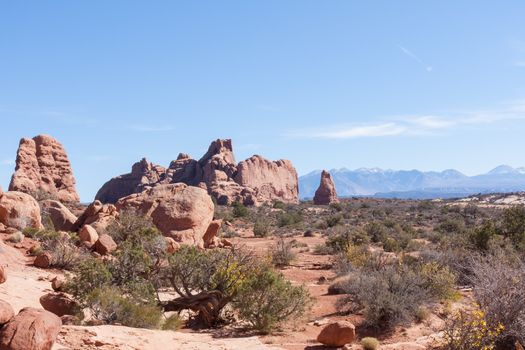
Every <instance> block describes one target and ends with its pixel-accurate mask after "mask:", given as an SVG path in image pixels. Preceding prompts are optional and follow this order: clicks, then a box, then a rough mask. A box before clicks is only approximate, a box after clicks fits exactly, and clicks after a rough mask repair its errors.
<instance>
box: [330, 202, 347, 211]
mask: <svg viewBox="0 0 525 350" xmlns="http://www.w3.org/2000/svg"><path fill="white" fill-rule="evenodd" d="M330 208H332V209H333V210H335V211H343V209H344V208H343V204H342V203H331V204H330Z"/></svg>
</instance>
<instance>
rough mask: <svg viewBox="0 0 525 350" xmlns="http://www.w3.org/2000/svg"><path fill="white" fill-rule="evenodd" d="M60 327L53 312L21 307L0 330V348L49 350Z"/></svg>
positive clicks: (59, 322)
mask: <svg viewBox="0 0 525 350" xmlns="http://www.w3.org/2000/svg"><path fill="white" fill-rule="evenodd" d="M60 327H62V321H61V320H60V318H59V317H58V316H56V315H54V314H53V313H51V312H49V311H45V310H39V309H34V308H25V309H22V310H21V311H20V312H19V313H18V315H16V316H15V317H13V318H12V319H11V321H9V323H7V324H6V325H5V326H4V328H2V330H1V331H0V350H51V348H52V347H53V344H54V342H55V340H56V338H57V336H58V333H59V331H60Z"/></svg>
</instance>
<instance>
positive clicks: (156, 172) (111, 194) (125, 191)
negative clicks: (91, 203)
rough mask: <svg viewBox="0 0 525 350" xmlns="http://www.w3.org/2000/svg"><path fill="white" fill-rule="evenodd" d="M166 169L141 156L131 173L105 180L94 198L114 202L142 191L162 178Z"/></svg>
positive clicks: (104, 201)
mask: <svg viewBox="0 0 525 350" xmlns="http://www.w3.org/2000/svg"><path fill="white" fill-rule="evenodd" d="M165 172H166V169H164V168H163V167H161V166H159V165H155V164H153V163H150V162H148V161H147V160H146V158H142V159H141V160H140V161H139V162H137V163H135V164H133V166H132V167H131V173H129V174H124V175H120V176H118V177H115V178H113V179H111V180H109V181H108V182H106V183H105V184H104V185H103V186H102V187H101V188H100V190H98V192H97V194H96V196H95V199H96V200H99V201H101V202H102V203H116V202H117V201H118V200H119V199H120V198H122V197H126V196H129V195H130V194H133V193H140V192H142V191H144V190H145V189H146V188H147V187H148V186H150V185H151V184H155V183H157V182H159V181H161V180H162V178H163V176H164V173H165Z"/></svg>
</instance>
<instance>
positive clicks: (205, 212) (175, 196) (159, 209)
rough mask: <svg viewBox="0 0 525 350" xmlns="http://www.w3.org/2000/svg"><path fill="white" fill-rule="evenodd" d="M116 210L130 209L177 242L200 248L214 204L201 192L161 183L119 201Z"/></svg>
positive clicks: (198, 189)
mask: <svg viewBox="0 0 525 350" xmlns="http://www.w3.org/2000/svg"><path fill="white" fill-rule="evenodd" d="M116 207H117V209H118V210H119V211H122V210H133V211H135V212H137V213H140V214H142V215H146V216H148V217H150V218H151V219H152V222H153V224H155V226H156V227H157V228H158V229H159V230H160V231H161V232H162V233H163V234H164V235H165V236H168V237H172V238H173V239H175V240H176V241H177V242H182V243H188V244H192V245H197V246H201V247H202V246H203V245H204V242H203V236H204V233H205V232H206V230H207V229H208V226H209V225H210V223H211V221H212V220H213V213H214V205H213V202H212V200H211V198H210V196H209V195H208V194H207V193H206V191H205V190H203V189H201V188H198V187H193V186H188V185H186V184H183V183H177V184H164V185H158V186H155V187H153V188H150V189H148V190H146V191H144V192H142V193H139V194H132V195H130V196H128V197H124V198H122V199H120V200H119V201H118V202H117V204H116Z"/></svg>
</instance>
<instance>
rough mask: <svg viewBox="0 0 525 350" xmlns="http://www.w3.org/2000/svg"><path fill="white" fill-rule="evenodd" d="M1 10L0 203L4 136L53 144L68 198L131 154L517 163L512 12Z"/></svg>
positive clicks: (118, 6)
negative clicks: (64, 168) (69, 170)
mask: <svg viewBox="0 0 525 350" xmlns="http://www.w3.org/2000/svg"><path fill="white" fill-rule="evenodd" d="M0 8H1V11H0V30H1V31H0V32H1V33H2V35H0V49H2V55H1V57H0V76H1V77H2V79H1V84H0V120H1V121H2V130H3V131H4V132H3V134H2V138H1V139H0V185H1V186H2V187H3V188H4V189H6V188H7V186H8V184H9V180H10V177H11V175H12V173H13V170H14V160H15V157H16V149H17V147H18V141H19V139H20V138H21V137H33V136H35V135H37V134H41V133H46V134H50V135H52V136H54V137H56V138H57V139H58V140H59V141H60V142H61V143H62V144H63V145H64V146H65V148H66V150H67V151H68V155H69V158H70V160H71V162H72V166H73V170H74V173H75V177H76V179H77V187H78V191H79V193H80V196H81V198H82V200H83V201H89V200H91V199H92V198H93V196H94V194H95V193H96V191H97V190H98V189H99V188H100V186H102V184H103V183H104V182H105V181H107V180H109V179H110V178H112V177H114V176H117V175H120V174H122V173H126V172H129V170H130V168H131V165H132V164H133V163H134V162H136V161H138V160H139V159H140V158H142V157H146V158H148V160H150V161H152V162H154V163H156V164H160V165H163V166H167V165H168V164H169V162H170V161H171V160H172V159H174V158H176V157H177V154H178V153H179V152H186V153H189V154H190V155H191V156H192V157H194V158H199V157H200V156H202V154H204V153H205V151H206V149H207V147H208V145H209V143H210V142H211V141H212V140H214V139H217V138H232V139H233V142H234V151H235V154H236V158H237V161H239V160H243V159H245V158H248V157H249V156H251V155H252V154H261V155H263V156H264V157H266V158H268V159H272V160H274V159H280V158H285V159H290V160H291V161H292V162H293V164H294V165H295V167H296V168H297V170H298V172H299V174H301V175H304V174H307V173H308V172H310V171H312V170H315V169H333V168H342V167H346V168H349V169H357V168H361V167H366V168H373V167H379V168H382V169H396V170H398V169H409V170H411V169H418V170H422V171H430V170H432V171H441V170H445V169H456V170H458V171H461V172H462V173H464V174H466V175H476V174H482V173H486V172H488V171H489V170H491V169H493V168H495V167H496V166H499V165H502V164H508V165H510V166H513V167H520V166H524V165H525V157H524V156H523V155H522V153H523V152H522V150H523V149H524V148H525V138H524V137H523V135H524V132H525V123H524V120H525V86H524V85H523V83H522V82H523V78H524V77H525V27H524V26H523V25H522V16H521V14H522V13H524V12H523V11H524V10H525V3H523V2H520V1H508V2H505V4H503V3H488V2H487V3H480V2H478V1H464V2H461V3H458V2H443V1H428V2H424V3H421V2H419V1H415V0H411V1H405V2H403V3H397V2H396V3H394V2H383V3H374V4H372V3H357V2H348V1H333V2H330V3H329V4H327V3H326V2H305V1H286V2H282V1H252V2H240V1H223V2H220V3H219V2H213V1H202V2H199V3H196V2H171V1H156V2H154V3H152V2H147V3H146V2H133V3H131V2H127V1H112V2H107V1H101V0H95V1H90V2H70V1H65V0H62V1H58V0H52V1H46V2H39V1H29V2H24V3H17V2H10V3H7V2H6V3H4V4H2V5H1V7H0ZM392 14H395V15H392ZM239 28H242V30H239Z"/></svg>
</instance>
